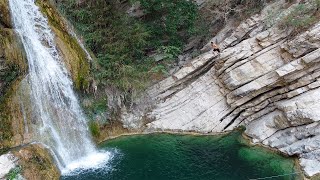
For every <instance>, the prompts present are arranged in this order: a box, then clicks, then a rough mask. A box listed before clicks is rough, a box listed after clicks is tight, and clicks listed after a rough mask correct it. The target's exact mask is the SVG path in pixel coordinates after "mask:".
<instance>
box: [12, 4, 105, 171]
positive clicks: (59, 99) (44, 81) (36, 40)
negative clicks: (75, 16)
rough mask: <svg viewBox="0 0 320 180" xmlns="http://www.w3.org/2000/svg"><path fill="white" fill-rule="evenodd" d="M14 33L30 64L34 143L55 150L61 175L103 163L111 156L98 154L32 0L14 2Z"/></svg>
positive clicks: (42, 19)
mask: <svg viewBox="0 0 320 180" xmlns="http://www.w3.org/2000/svg"><path fill="white" fill-rule="evenodd" d="M9 3H10V9H11V13H12V19H13V23H14V27H15V30H16V31H17V33H18V34H19V36H20V38H21V41H22V43H23V46H24V48H25V51H26V55H27V59H28V65H29V79H28V81H29V84H30V98H31V99H30V101H31V103H32V122H33V123H34V124H36V126H37V130H36V132H37V134H36V135H35V136H36V137H35V140H36V141H39V142H41V143H43V144H45V145H46V146H47V147H49V148H50V149H51V151H52V152H53V153H54V157H55V158H56V161H57V164H58V166H59V168H60V170H61V171H62V173H64V172H68V171H70V170H74V169H79V168H91V167H92V166H98V165H99V164H105V163H106V161H108V159H110V157H111V155H110V154H109V153H107V152H98V151H97V150H96V148H95V146H94V144H93V143H92V141H91V138H90V135H89V132H88V127H87V122H86V119H85V116H84V114H83V112H82V109H81V107H80V105H79V102H78V99H77V97H76V95H75V92H74V91H73V83H72V81H71V79H70V77H69V74H68V71H67V70H66V68H65V66H64V64H63V59H62V57H61V56H60V55H59V52H58V50H57V47H56V44H55V41H54V34H53V33H52V31H51V29H50V27H49V25H48V20H47V18H46V17H45V16H44V15H43V14H42V13H41V11H40V9H39V7H37V6H36V5H35V1H34V0H10V1H9Z"/></svg>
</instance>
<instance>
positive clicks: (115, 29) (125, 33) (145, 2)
mask: <svg viewBox="0 0 320 180" xmlns="http://www.w3.org/2000/svg"><path fill="white" fill-rule="evenodd" d="M137 1H139V2H140V4H141V7H142V9H143V12H144V15H143V16H142V17H141V18H133V17H129V16H128V14H127V13H126V8H124V7H123V4H121V2H119V1H116V0H111V1H105V0H89V1H83V2H79V1H75V0H70V1H60V2H59V3H58V6H59V8H60V9H61V11H62V12H63V13H64V14H65V15H66V16H67V17H68V19H69V20H70V21H71V22H72V23H73V24H74V26H75V27H76V29H77V30H78V32H79V33H80V34H81V35H82V36H83V38H84V41H85V44H86V46H87V47H89V48H90V49H91V51H92V52H93V53H94V54H95V55H96V57H97V61H98V65H97V66H96V67H94V74H95V79H96V80H98V82H99V83H100V84H103V85H112V86H115V87H117V88H119V89H121V90H124V91H127V92H131V91H132V90H137V89H143V88H144V87H145V86H146V83H148V82H150V80H152V78H153V77H155V76H156V77H159V76H163V75H165V74H166V72H167V71H166V68H167V66H168V64H170V63H171V62H172V59H174V58H176V56H177V55H178V53H179V52H180V51H181V49H182V45H183V44H184V43H185V42H186V40H187V39H188V38H189V37H190V36H191V35H192V34H194V33H196V31H197V28H195V22H196V21H197V19H198V17H199V15H198V12H197V7H196V5H195V4H194V3H192V2H191V1H187V0H175V1H172V0H133V1H132V2H131V3H134V2H137ZM163 51H164V53H165V54H166V58H165V61H161V62H156V61H155V60H154V58H152V57H151V56H150V55H151V54H154V53H156V52H160V53H161V52H163Z"/></svg>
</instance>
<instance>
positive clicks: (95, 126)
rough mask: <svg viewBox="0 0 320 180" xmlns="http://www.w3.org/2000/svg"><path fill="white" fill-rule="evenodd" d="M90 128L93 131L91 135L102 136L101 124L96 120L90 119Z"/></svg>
mask: <svg viewBox="0 0 320 180" xmlns="http://www.w3.org/2000/svg"><path fill="white" fill-rule="evenodd" d="M89 130H90V132H91V135H92V136H93V137H95V138H98V137H99V136H100V127H99V124H98V123H97V122H96V121H92V120H91V121H90V122H89Z"/></svg>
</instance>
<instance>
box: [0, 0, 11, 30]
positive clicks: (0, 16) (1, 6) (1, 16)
mask: <svg viewBox="0 0 320 180" xmlns="http://www.w3.org/2000/svg"><path fill="white" fill-rule="evenodd" d="M1 26H2V27H6V28H12V24H11V18H10V9H9V1H8V0H1V1H0V27H1Z"/></svg>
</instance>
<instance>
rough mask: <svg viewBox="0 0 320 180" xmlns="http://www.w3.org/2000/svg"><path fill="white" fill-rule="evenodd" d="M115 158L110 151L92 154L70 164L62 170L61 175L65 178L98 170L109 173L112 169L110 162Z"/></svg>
mask: <svg viewBox="0 0 320 180" xmlns="http://www.w3.org/2000/svg"><path fill="white" fill-rule="evenodd" d="M113 157H114V153H112V152H108V151H102V152H98V153H92V154H89V155H88V156H85V157H82V158H80V159H78V160H76V161H73V162H71V163H69V164H68V165H67V166H66V167H65V168H64V169H62V171H61V173H62V175H64V176H68V175H75V174H81V173H82V172H84V171H94V170H96V169H103V170H104V171H108V170H110V169H111V164H110V162H111V161H112V158H113Z"/></svg>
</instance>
